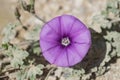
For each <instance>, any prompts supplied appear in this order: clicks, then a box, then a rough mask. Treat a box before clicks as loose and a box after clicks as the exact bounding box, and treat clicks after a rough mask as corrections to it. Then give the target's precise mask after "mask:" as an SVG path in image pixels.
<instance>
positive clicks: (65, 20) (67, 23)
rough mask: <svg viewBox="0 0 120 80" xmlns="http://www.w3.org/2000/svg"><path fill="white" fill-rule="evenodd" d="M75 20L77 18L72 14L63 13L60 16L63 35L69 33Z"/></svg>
mask: <svg viewBox="0 0 120 80" xmlns="http://www.w3.org/2000/svg"><path fill="white" fill-rule="evenodd" d="M75 20H76V18H75V17H73V16H70V15H62V16H61V17H60V24H61V33H63V35H68V33H69V31H70V29H71V28H72V26H73V24H74V22H75Z"/></svg>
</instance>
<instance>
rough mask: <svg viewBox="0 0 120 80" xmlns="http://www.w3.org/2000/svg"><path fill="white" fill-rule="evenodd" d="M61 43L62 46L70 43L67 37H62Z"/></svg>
mask: <svg viewBox="0 0 120 80" xmlns="http://www.w3.org/2000/svg"><path fill="white" fill-rule="evenodd" d="M61 44H62V45H63V46H68V45H69V44H70V39H69V38H68V37H65V38H62V40H61Z"/></svg>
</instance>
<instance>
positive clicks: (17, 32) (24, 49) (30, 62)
mask: <svg viewBox="0 0 120 80" xmlns="http://www.w3.org/2000/svg"><path fill="white" fill-rule="evenodd" d="M18 3H19V5H18V6H17V7H16V11H15V16H16V18H17V20H18V21H17V22H16V23H12V24H8V25H7V26H6V27H5V28H4V29H3V31H2V35H3V37H2V43H1V46H0V47H1V48H0V51H1V52H0V80H1V79H3V80H49V78H50V77H52V78H53V79H54V80H73V79H74V80H91V79H95V78H96V77H97V76H100V75H103V74H105V73H106V72H107V71H109V70H110V64H111V63H113V62H114V61H115V60H117V59H118V58H119V57H120V0H116V1H115V0H110V1H108V3H107V6H106V9H105V10H104V11H102V12H101V14H99V15H96V16H94V17H93V19H92V23H91V24H90V26H89V28H90V27H91V26H96V25H97V26H98V27H100V29H101V32H96V31H95V30H93V29H91V28H90V31H91V37H92V44H91V47H90V49H89V51H88V53H87V55H86V56H85V58H84V59H83V60H82V61H81V62H80V63H78V64H77V65H74V66H72V67H57V66H54V65H52V64H50V63H48V62H47V61H46V60H45V59H44V57H43V56H42V51H41V48H40V45H39V33H40V32H41V28H42V26H43V23H45V21H44V20H43V19H41V18H40V17H38V16H37V15H36V13H35V9H34V5H35V0H30V3H29V4H27V3H26V2H25V1H24V0H19V2H18ZM19 8H20V9H19ZM21 9H22V10H23V11H26V12H27V13H29V14H31V15H32V16H34V17H35V18H37V19H38V20H40V21H41V22H43V23H41V24H36V23H35V24H34V25H33V26H32V27H31V26H29V25H30V24H31V23H28V25H24V23H23V22H22V21H21V18H20V17H21V13H20V10H21ZM22 33H24V34H22Z"/></svg>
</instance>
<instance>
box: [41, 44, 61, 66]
mask: <svg viewBox="0 0 120 80" xmlns="http://www.w3.org/2000/svg"><path fill="white" fill-rule="evenodd" d="M61 51H62V48H61V47H60V46H56V47H54V48H51V49H50V50H48V51H45V52H43V56H44V57H45V59H46V60H47V61H48V62H50V63H51V64H53V63H54V62H55V60H56V59H57V58H58V57H59V55H60V54H61V53H60V52H61ZM59 59H60V58H59ZM60 60H61V59H60Z"/></svg>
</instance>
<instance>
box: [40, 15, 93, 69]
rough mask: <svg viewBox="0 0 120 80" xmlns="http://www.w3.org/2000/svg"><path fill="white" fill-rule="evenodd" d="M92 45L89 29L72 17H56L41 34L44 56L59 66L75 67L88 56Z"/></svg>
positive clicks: (45, 26) (46, 25)
mask: <svg viewBox="0 0 120 80" xmlns="http://www.w3.org/2000/svg"><path fill="white" fill-rule="evenodd" d="M90 45H91V35H90V31H89V29H88V28H87V27H86V26H85V25H84V24H83V23H82V22H81V21H80V20H78V19H77V18H75V17H74V16H71V15H62V16H58V17H55V18H54V19H52V20H50V21H49V22H47V23H46V24H45V25H44V27H43V28H42V31H41V33H40V46H41V49H42V53H43V56H44V57H45V59H46V60H47V61H49V62H50V63H51V64H55V65H57V66H63V67H67V66H73V65H75V64H77V63H79V62H80V61H81V60H82V59H83V58H84V57H85V55H86V54H87V52H88V49H89V48H90Z"/></svg>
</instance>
